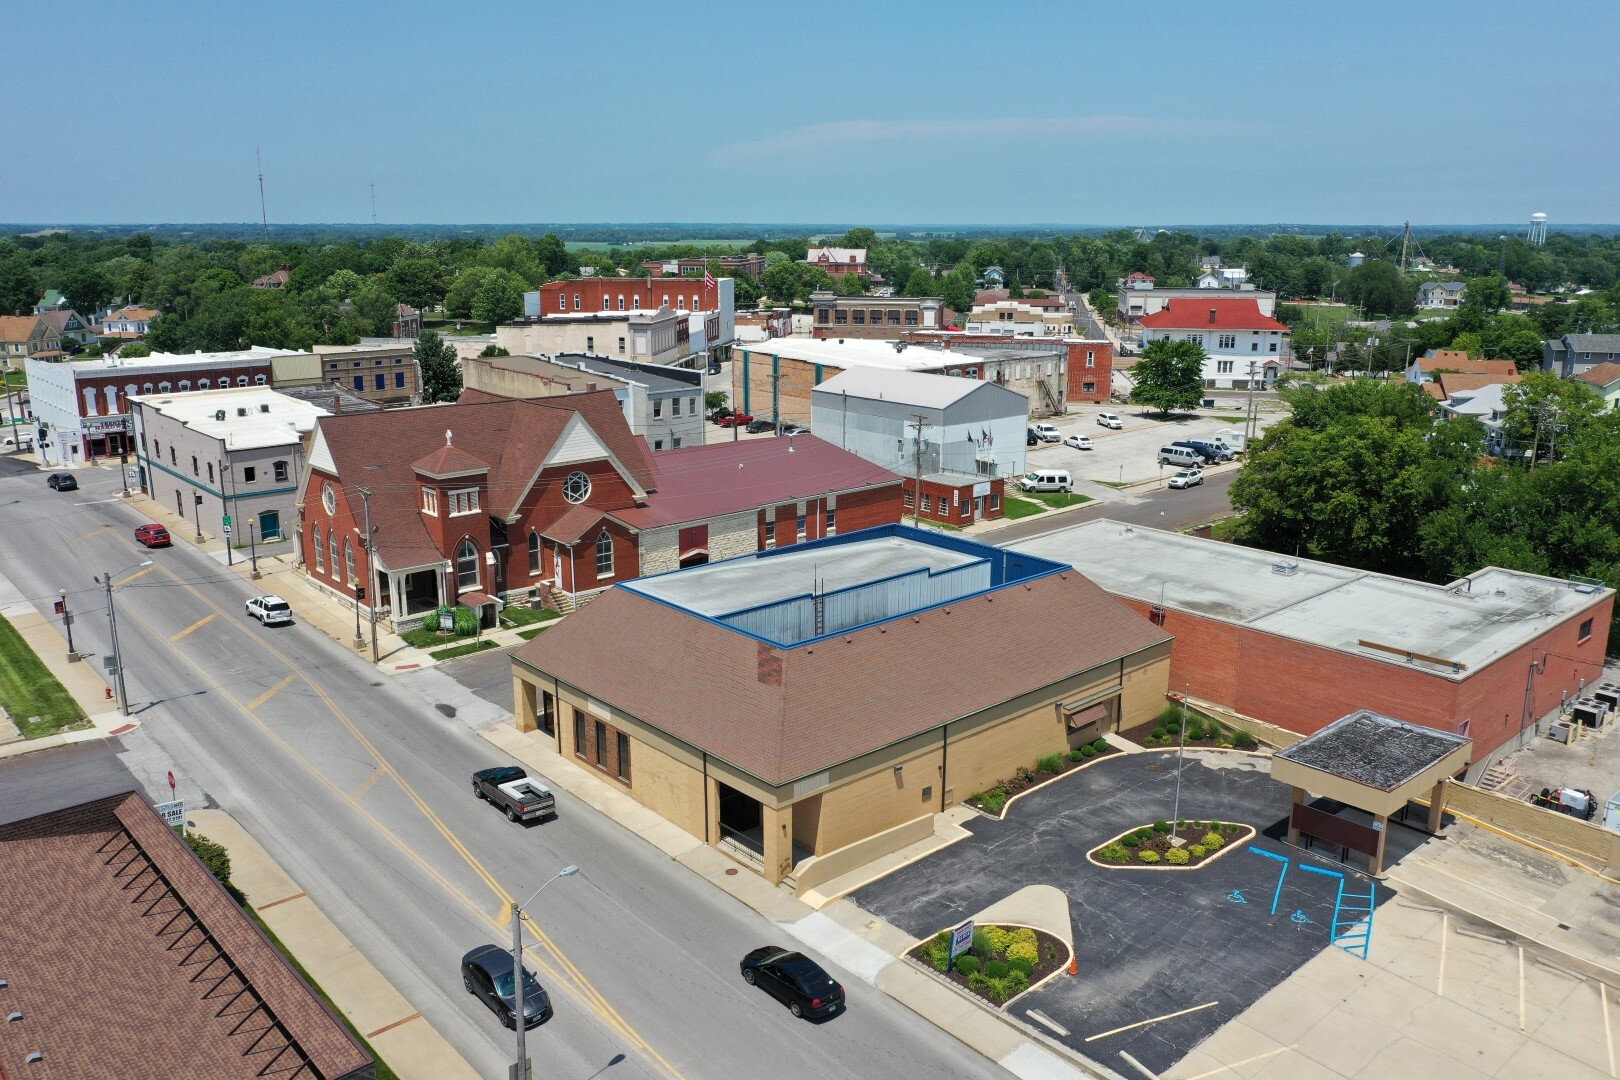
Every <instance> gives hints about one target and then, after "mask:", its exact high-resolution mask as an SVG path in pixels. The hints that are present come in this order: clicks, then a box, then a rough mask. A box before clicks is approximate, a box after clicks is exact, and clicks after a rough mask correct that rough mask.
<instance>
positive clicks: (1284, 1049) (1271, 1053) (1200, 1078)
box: [1186, 1043, 1299, 1080]
mask: <svg viewBox="0 0 1620 1080" xmlns="http://www.w3.org/2000/svg"><path fill="white" fill-rule="evenodd" d="M1297 1049H1299V1044H1298V1043H1294V1044H1293V1045H1291V1046H1279V1047H1277V1049H1275V1050H1267V1051H1266V1052H1265V1053H1263V1054H1256V1055H1254V1057H1246V1058H1244V1059H1243V1060H1242V1061H1234V1062H1232V1064H1230V1065H1222V1066H1221V1067H1220V1068H1218V1069H1211V1070H1209V1072H1201V1073H1199V1074H1198V1075H1197V1076H1189V1077H1187V1078H1186V1080H1209V1078H1210V1077H1211V1076H1219V1075H1220V1074H1221V1073H1224V1072H1236V1071H1237V1070H1238V1069H1239V1068H1240V1067H1242V1066H1244V1065H1253V1064H1254V1063H1255V1062H1257V1061H1264V1060H1266V1059H1267V1058H1274V1057H1276V1056H1277V1055H1278V1054H1286V1053H1288V1051H1290V1050H1297Z"/></svg>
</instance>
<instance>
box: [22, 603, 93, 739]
mask: <svg viewBox="0 0 1620 1080" xmlns="http://www.w3.org/2000/svg"><path fill="white" fill-rule="evenodd" d="M0 705H4V706H5V709H6V712H8V713H10V714H11V719H12V720H13V721H15V722H16V724H17V730H19V731H21V732H22V734H23V738H25V739H37V738H40V737H41V736H44V735H54V734H56V733H57V732H58V731H72V730H74V729H77V728H82V727H88V726H89V723H90V722H89V720H88V719H86V718H85V715H84V710H83V709H81V708H79V703H78V702H77V701H74V700H73V695H72V694H69V693H68V692H67V688H66V687H65V686H63V685H62V684H61V683H59V682H57V681H56V676H54V675H52V674H51V672H50V669H49V668H47V667H46V666H45V664H44V663H43V662H42V661H41V660H40V658H39V657H38V656H37V655H36V654H35V653H34V650H33V649H31V648H29V647H28V642H26V641H24V640H23V636H22V635H21V634H19V633H18V632H17V628H16V627H15V626H12V625H11V623H10V622H9V621H7V620H6V619H5V618H4V617H3V616H0ZM31 716H37V717H39V722H38V723H31V722H30V721H29V719H28V718H29V717H31Z"/></svg>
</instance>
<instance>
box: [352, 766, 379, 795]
mask: <svg viewBox="0 0 1620 1080" xmlns="http://www.w3.org/2000/svg"><path fill="white" fill-rule="evenodd" d="M382 775H383V771H382V770H381V769H376V770H374V771H373V772H372V774H371V775H370V776H368V777H366V778H365V780H364V781H362V782H361V784H360V786H359V787H357V788H355V789H354V795H353V797H354V798H356V799H358V798H360V796H362V795H364V794H365V793H366V792H368V791H370V790H371V785H373V784H375V783H376V782H377V781H378V780H381V779H382Z"/></svg>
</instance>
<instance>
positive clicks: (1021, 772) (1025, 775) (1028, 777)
mask: <svg viewBox="0 0 1620 1080" xmlns="http://www.w3.org/2000/svg"><path fill="white" fill-rule="evenodd" d="M1013 779H1015V780H1017V781H1018V782H1019V783H1021V784H1030V783H1034V781H1035V774H1034V773H1033V772H1031V771H1030V770H1028V769H1026V768H1024V767H1023V766H1022V765H1020V766H1018V769H1017V771H1016V772H1014V773H1013Z"/></svg>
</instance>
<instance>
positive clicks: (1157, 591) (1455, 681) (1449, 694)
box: [1023, 520, 1614, 760]
mask: <svg viewBox="0 0 1620 1080" xmlns="http://www.w3.org/2000/svg"><path fill="white" fill-rule="evenodd" d="M1023 546H1024V547H1025V548H1026V549H1027V550H1029V551H1031V552H1032V553H1035V554H1038V555H1042V556H1044V557H1046V558H1053V559H1058V558H1061V559H1065V560H1068V561H1071V562H1072V563H1073V564H1074V565H1075V567H1076V568H1077V569H1078V570H1080V571H1081V572H1082V573H1084V574H1086V575H1087V576H1088V577H1090V578H1091V579H1093V580H1094V581H1096V582H1097V583H1098V584H1099V585H1101V586H1102V587H1103V588H1105V589H1107V590H1108V591H1109V592H1111V593H1113V594H1114V595H1115V596H1117V597H1119V598H1120V599H1121V600H1123V601H1125V602H1126V603H1127V604H1129V605H1130V606H1131V607H1132V608H1134V609H1135V610H1137V611H1139V612H1141V613H1143V614H1144V615H1147V616H1148V617H1149V618H1151V619H1153V620H1154V621H1155V622H1157V623H1159V624H1160V625H1161V626H1162V627H1163V628H1164V629H1165V630H1167V631H1168V632H1170V633H1172V634H1174V635H1175V639H1176V644H1175V652H1174V658H1173V661H1172V665H1171V671H1170V686H1171V688H1172V689H1173V690H1177V691H1179V690H1182V689H1183V688H1185V689H1187V690H1188V691H1189V692H1190V693H1191V695H1192V696H1193V697H1194V698H1200V699H1203V700H1207V701H1211V702H1214V703H1216V704H1218V705H1220V706H1222V707H1224V708H1228V709H1231V710H1232V711H1234V712H1236V713H1238V714H1240V715H1242V716H1247V717H1252V718H1253V719H1256V720H1259V721H1261V722H1263V723H1266V724H1271V725H1274V726H1276V727H1279V728H1283V729H1285V730H1288V731H1293V732H1298V733H1300V734H1306V735H1308V734H1311V733H1314V732H1316V731H1319V730H1321V729H1322V728H1323V727H1324V726H1326V725H1328V724H1330V723H1332V722H1333V721H1335V720H1337V719H1339V718H1340V717H1342V716H1345V715H1347V714H1349V713H1352V712H1356V711H1358V710H1360V709H1371V710H1373V711H1375V712H1380V713H1384V714H1387V715H1394V716H1399V717H1400V718H1401V719H1403V720H1406V721H1409V722H1411V723H1415V724H1422V725H1425V726H1427V727H1432V728H1437V729H1439V730H1441V731H1449V732H1453V733H1456V734H1459V735H1466V736H1468V737H1470V738H1472V739H1473V740H1474V745H1475V746H1476V747H1477V748H1478V756H1477V758H1476V760H1481V759H1484V758H1486V757H1489V756H1490V755H1491V754H1493V753H1494V752H1495V751H1497V750H1498V749H1500V748H1501V747H1502V746H1503V745H1505V744H1507V743H1509V742H1511V741H1513V740H1514V739H1516V738H1517V737H1518V736H1519V734H1520V732H1521V730H1522V729H1524V728H1525V727H1528V726H1530V725H1533V724H1534V723H1535V722H1536V720H1537V719H1539V718H1540V717H1541V716H1543V715H1545V714H1546V713H1548V712H1550V711H1552V710H1553V709H1556V708H1557V707H1558V706H1559V704H1560V703H1561V701H1562V699H1563V696H1564V695H1565V694H1567V695H1568V696H1569V697H1571V698H1573V697H1575V696H1576V695H1577V693H1578V692H1579V689H1580V686H1581V684H1582V680H1584V681H1585V682H1587V683H1590V682H1592V681H1594V679H1595V678H1596V676H1597V674H1598V673H1599V672H1601V671H1602V669H1603V659H1604V653H1605V651H1606V649H1607V646H1608V638H1609V622H1610V619H1611V618H1612V616H1613V609H1614V592H1613V590H1611V589H1604V588H1599V587H1596V586H1591V585H1584V584H1581V583H1579V582H1571V581H1561V580H1559V579H1557V578H1547V577H1541V576H1538V575H1535V574H1525V573H1519V572H1517V571H1511V570H1500V569H1495V568H1486V569H1483V570H1479V571H1476V572H1475V573H1473V574H1470V575H1468V576H1467V577H1465V578H1461V579H1459V580H1457V581H1454V582H1451V583H1450V584H1448V585H1429V584H1425V583H1423V582H1418V581H1410V580H1407V579H1404V578H1395V577H1389V576H1386V575H1382V574H1371V573H1367V572H1365V571H1361V570H1353V569H1350V568H1348V567H1342V566H1334V565H1332V564H1330V563H1320V562H1312V561H1310V560H1305V559H1295V558H1289V557H1285V556H1280V555H1276V554H1273V553H1271V552H1267V551H1260V550H1256V549H1254V548H1244V547H1238V546H1236V545H1232V544H1222V543H1218V542H1216V541H1213V540H1202V539H1198V538H1197V537H1192V536H1184V535H1181V534H1179V533H1167V532H1159V531H1158V530H1154V529H1143V528H1136V527H1132V526H1128V525H1123V524H1121V523H1120V522H1117V521H1109V520H1099V521H1092V522H1087V523H1086V524H1084V525H1078V526H1075V527H1073V528H1070V529H1065V530H1062V531H1061V532H1057V533H1052V534H1049V535H1047V536H1043V537H1040V538H1038V539H1035V540H1030V541H1027V542H1025V544H1024V545H1023Z"/></svg>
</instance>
